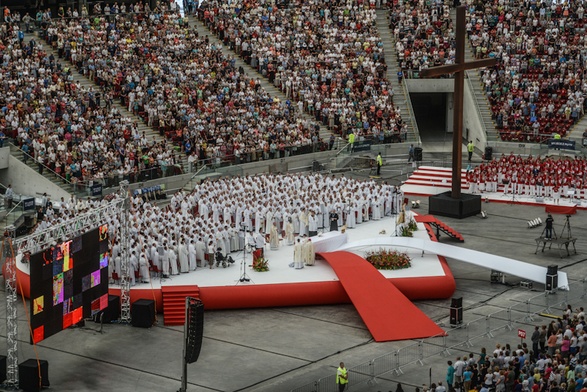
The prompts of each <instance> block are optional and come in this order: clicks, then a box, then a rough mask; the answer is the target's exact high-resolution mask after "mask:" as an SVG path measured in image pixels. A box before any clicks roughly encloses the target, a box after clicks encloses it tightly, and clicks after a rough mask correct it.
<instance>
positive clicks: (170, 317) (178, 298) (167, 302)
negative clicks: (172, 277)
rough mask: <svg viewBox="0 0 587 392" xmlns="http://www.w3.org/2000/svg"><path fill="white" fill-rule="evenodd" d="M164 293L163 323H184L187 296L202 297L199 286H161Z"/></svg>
mask: <svg viewBox="0 0 587 392" xmlns="http://www.w3.org/2000/svg"><path fill="white" fill-rule="evenodd" d="M161 292H162V293H163V324H165V325H183V324H184V322H185V297H194V298H200V289H199V288H198V286H195V285H194V286H161Z"/></svg>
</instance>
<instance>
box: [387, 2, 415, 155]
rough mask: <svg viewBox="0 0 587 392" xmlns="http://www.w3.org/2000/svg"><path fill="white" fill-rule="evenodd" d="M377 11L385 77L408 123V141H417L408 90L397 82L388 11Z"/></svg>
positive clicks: (395, 54)
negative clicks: (385, 69)
mask: <svg viewBox="0 0 587 392" xmlns="http://www.w3.org/2000/svg"><path fill="white" fill-rule="evenodd" d="M376 12H377V30H378V32H379V36H380V37H381V42H382V43H383V49H384V53H385V64H387V79H388V80H389V82H390V83H391V85H392V86H393V89H394V92H395V94H394V96H393V103H394V105H395V106H397V107H399V108H400V110H401V115H402V120H403V121H404V122H405V123H406V124H407V125H408V140H407V141H408V142H413V143H419V142H420V136H419V135H418V133H417V132H416V126H415V125H416V118H415V116H414V113H413V111H412V110H410V108H411V106H410V105H409V102H408V100H409V99H410V97H409V91H407V89H406V86H405V83H400V84H398V83H397V73H398V72H399V64H398V61H397V53H396V50H395V39H394V37H393V33H392V32H391V30H390V29H389V22H388V17H387V16H388V11H387V10H383V9H379V10H377V11H376Z"/></svg>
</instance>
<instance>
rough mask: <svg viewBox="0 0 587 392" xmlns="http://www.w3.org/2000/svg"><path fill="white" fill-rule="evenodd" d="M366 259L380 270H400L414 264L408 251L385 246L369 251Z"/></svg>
mask: <svg viewBox="0 0 587 392" xmlns="http://www.w3.org/2000/svg"><path fill="white" fill-rule="evenodd" d="M366 260H367V261H368V262H369V263H371V265H373V267H375V268H377V269H380V270H398V269H404V268H410V267H411V266H412V264H411V263H410V261H411V260H412V259H410V257H409V256H408V255H407V254H406V253H403V252H398V251H397V250H389V249H383V248H380V249H379V250H378V251H372V252H367V257H366Z"/></svg>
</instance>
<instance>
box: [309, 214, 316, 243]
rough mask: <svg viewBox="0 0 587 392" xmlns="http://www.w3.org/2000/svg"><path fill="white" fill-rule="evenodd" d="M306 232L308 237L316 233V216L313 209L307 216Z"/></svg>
mask: <svg viewBox="0 0 587 392" xmlns="http://www.w3.org/2000/svg"><path fill="white" fill-rule="evenodd" d="M308 234H309V235H310V237H314V236H316V235H318V218H317V217H316V213H315V212H314V211H312V212H310V216H309V217H308Z"/></svg>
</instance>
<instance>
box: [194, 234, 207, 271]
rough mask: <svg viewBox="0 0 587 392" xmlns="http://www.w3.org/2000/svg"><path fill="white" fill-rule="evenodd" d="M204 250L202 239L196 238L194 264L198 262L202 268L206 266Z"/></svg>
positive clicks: (204, 244) (204, 245)
mask: <svg viewBox="0 0 587 392" xmlns="http://www.w3.org/2000/svg"><path fill="white" fill-rule="evenodd" d="M206 250H207V249H206V243H205V242H204V241H203V240H202V237H198V241H196V263H197V262H198V261H199V262H200V265H201V266H202V267H204V266H205V264H206V263H205V261H206Z"/></svg>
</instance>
